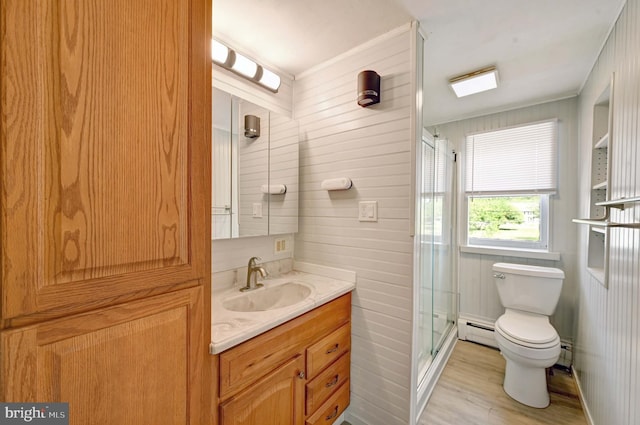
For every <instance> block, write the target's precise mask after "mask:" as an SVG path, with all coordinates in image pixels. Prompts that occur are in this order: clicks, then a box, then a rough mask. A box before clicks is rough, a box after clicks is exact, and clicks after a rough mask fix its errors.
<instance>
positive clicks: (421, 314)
mask: <svg viewBox="0 0 640 425" xmlns="http://www.w3.org/2000/svg"><path fill="white" fill-rule="evenodd" d="M420 149H421V152H420V155H421V164H420V176H421V178H420V182H419V187H418V202H419V205H418V229H417V232H416V237H417V238H418V241H419V245H418V247H417V249H418V267H419V269H418V270H419V271H418V273H419V279H418V285H419V292H418V293H419V296H418V317H417V320H418V341H417V344H418V349H419V354H418V376H419V377H423V376H424V375H425V374H426V372H427V370H428V369H429V365H430V364H431V353H432V349H433V338H432V333H433V318H432V311H433V297H432V295H433V291H432V286H431V284H432V281H433V270H434V267H433V266H434V264H433V230H434V228H433V223H434V221H433V214H434V177H435V174H434V171H435V166H434V165H435V161H434V160H435V148H434V145H433V140H430V139H426V138H423V139H422V144H421V147H420ZM420 379H422V378H420Z"/></svg>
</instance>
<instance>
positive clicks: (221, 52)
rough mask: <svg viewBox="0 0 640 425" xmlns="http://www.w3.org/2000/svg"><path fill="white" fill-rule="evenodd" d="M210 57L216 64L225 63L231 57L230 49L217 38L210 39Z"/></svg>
mask: <svg viewBox="0 0 640 425" xmlns="http://www.w3.org/2000/svg"><path fill="white" fill-rule="evenodd" d="M211 59H212V60H213V62H214V63H217V64H218V65H223V66H224V65H225V64H226V63H227V62H229V59H231V50H229V48H228V47H227V46H225V45H224V44H222V43H220V42H219V41H217V40H214V39H211Z"/></svg>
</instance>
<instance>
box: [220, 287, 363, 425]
mask: <svg viewBox="0 0 640 425" xmlns="http://www.w3.org/2000/svg"><path fill="white" fill-rule="evenodd" d="M350 351H351V294H350V293H348V294H345V295H343V296H341V297H339V298H337V299H335V300H333V301H331V302H328V303H326V304H324V305H322V306H320V307H317V308H316V309H314V310H311V311H310V312H308V313H305V314H303V315H302V316H299V317H297V318H295V319H292V320H290V321H289V322H286V323H284V324H282V325H280V326H278V327H276V328H274V329H271V330H270V331H267V332H265V333H263V334H261V335H258V336H256V337H255V338H253V339H250V340H248V341H246V342H244V343H242V344H240V345H237V346H235V347H233V348H230V349H229V350H227V351H224V352H222V353H220V354H219V355H218V358H217V362H215V363H216V364H217V365H218V376H219V381H218V388H217V390H218V400H217V401H218V413H219V421H220V422H219V424H220V425H264V424H276V423H281V424H291V425H303V424H306V425H311V424H314V425H315V424H331V423H333V421H334V420H335V418H336V417H337V416H338V415H340V414H341V413H342V412H343V411H344V409H345V408H346V407H347V405H348V404H349V369H350V366H349V364H350Z"/></svg>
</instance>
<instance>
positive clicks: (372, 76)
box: [358, 70, 380, 108]
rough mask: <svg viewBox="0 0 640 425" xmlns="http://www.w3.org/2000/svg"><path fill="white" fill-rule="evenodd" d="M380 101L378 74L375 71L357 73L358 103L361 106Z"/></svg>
mask: <svg viewBox="0 0 640 425" xmlns="http://www.w3.org/2000/svg"><path fill="white" fill-rule="evenodd" d="M376 103H380V76H379V75H378V73H377V72H375V71H370V70H367V71H362V72H361V73H360V74H358V105H360V106H362V107H363V108H365V107H367V106H371V105H375V104H376Z"/></svg>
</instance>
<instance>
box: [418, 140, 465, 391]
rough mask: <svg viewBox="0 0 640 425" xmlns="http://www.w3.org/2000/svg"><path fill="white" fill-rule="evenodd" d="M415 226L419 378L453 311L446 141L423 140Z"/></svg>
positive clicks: (450, 157)
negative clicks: (416, 240) (416, 225)
mask: <svg viewBox="0 0 640 425" xmlns="http://www.w3.org/2000/svg"><path fill="white" fill-rule="evenodd" d="M419 155H420V158H421V163H420V171H419V172H420V174H419V176H420V180H419V187H418V190H419V196H418V199H419V205H418V229H417V232H416V237H417V238H418V240H419V244H418V247H417V250H418V252H417V261H418V274H419V279H418V285H419V288H418V290H419V295H418V316H417V321H418V326H419V328H418V335H417V339H418V341H417V344H418V365H417V366H418V377H419V382H420V381H421V380H422V379H424V377H425V376H426V374H427V371H428V370H429V366H430V365H431V362H432V361H433V359H434V358H435V356H436V354H437V353H438V351H439V350H440V348H441V347H442V345H443V343H444V342H445V339H446V337H447V335H448V334H449V332H450V330H451V329H452V328H453V326H454V324H455V320H456V315H457V297H456V293H455V286H454V282H455V276H454V265H455V264H454V260H455V256H454V253H455V236H454V234H453V224H454V217H455V214H454V208H455V204H454V193H453V188H454V177H455V173H454V154H453V150H452V149H451V145H450V143H449V142H448V141H447V140H433V139H431V138H429V137H424V138H423V139H422V144H421V146H420V153H419Z"/></svg>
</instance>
